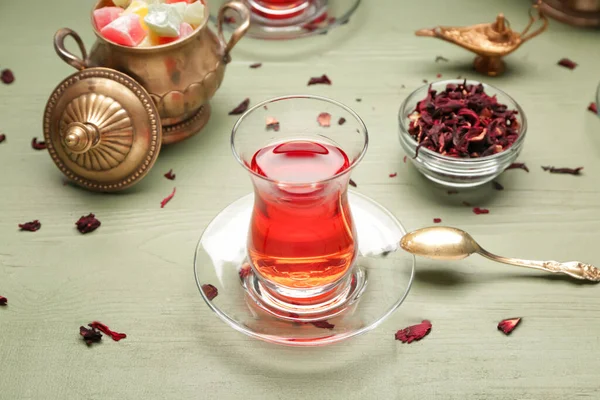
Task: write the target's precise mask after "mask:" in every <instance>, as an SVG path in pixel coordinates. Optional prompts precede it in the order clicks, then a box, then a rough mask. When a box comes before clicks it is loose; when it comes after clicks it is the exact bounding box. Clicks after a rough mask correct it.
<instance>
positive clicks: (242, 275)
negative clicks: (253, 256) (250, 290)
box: [238, 264, 252, 280]
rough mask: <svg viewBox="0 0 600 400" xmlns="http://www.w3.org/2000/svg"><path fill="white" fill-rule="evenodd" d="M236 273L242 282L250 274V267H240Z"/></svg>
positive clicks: (246, 265)
mask: <svg viewBox="0 0 600 400" xmlns="http://www.w3.org/2000/svg"><path fill="white" fill-rule="evenodd" d="M238 273H239V275H240V278H241V279H242V280H243V279H244V278H246V277H248V276H249V275H250V274H251V273H252V268H250V265H248V264H245V265H243V266H242V268H240V271H239V272H238Z"/></svg>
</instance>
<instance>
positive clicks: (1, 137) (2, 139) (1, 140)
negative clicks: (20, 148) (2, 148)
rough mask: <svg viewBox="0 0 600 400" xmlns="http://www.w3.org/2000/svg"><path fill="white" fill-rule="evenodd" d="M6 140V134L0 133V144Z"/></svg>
mask: <svg viewBox="0 0 600 400" xmlns="http://www.w3.org/2000/svg"><path fill="white" fill-rule="evenodd" d="M5 140H6V135H5V134H4V133H0V143H2V142H4V141H5Z"/></svg>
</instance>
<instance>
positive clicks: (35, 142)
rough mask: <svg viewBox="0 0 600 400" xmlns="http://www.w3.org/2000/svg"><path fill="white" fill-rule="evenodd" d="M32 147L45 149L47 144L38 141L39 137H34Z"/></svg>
mask: <svg viewBox="0 0 600 400" xmlns="http://www.w3.org/2000/svg"><path fill="white" fill-rule="evenodd" d="M31 147H33V148H34V149H35V150H45V149H46V147H47V146H46V142H38V141H37V138H33V140H32V141H31Z"/></svg>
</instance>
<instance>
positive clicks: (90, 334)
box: [79, 326, 102, 346]
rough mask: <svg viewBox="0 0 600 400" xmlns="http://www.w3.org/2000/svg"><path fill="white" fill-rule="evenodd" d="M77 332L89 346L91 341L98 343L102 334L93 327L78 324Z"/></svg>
mask: <svg viewBox="0 0 600 400" xmlns="http://www.w3.org/2000/svg"><path fill="white" fill-rule="evenodd" d="M79 334H80V335H81V336H82V337H83V340H84V341H85V343H86V344H87V345H88V346H90V345H91V344H92V343H98V342H99V341H101V340H102V334H101V333H100V332H99V331H97V330H96V329H94V328H86V327H85V326H80V327H79Z"/></svg>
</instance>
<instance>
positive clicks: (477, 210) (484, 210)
mask: <svg viewBox="0 0 600 400" xmlns="http://www.w3.org/2000/svg"><path fill="white" fill-rule="evenodd" d="M473 212H474V213H475V214H476V215H480V214H489V213H490V210H488V209H487V208H479V207H473Z"/></svg>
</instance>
